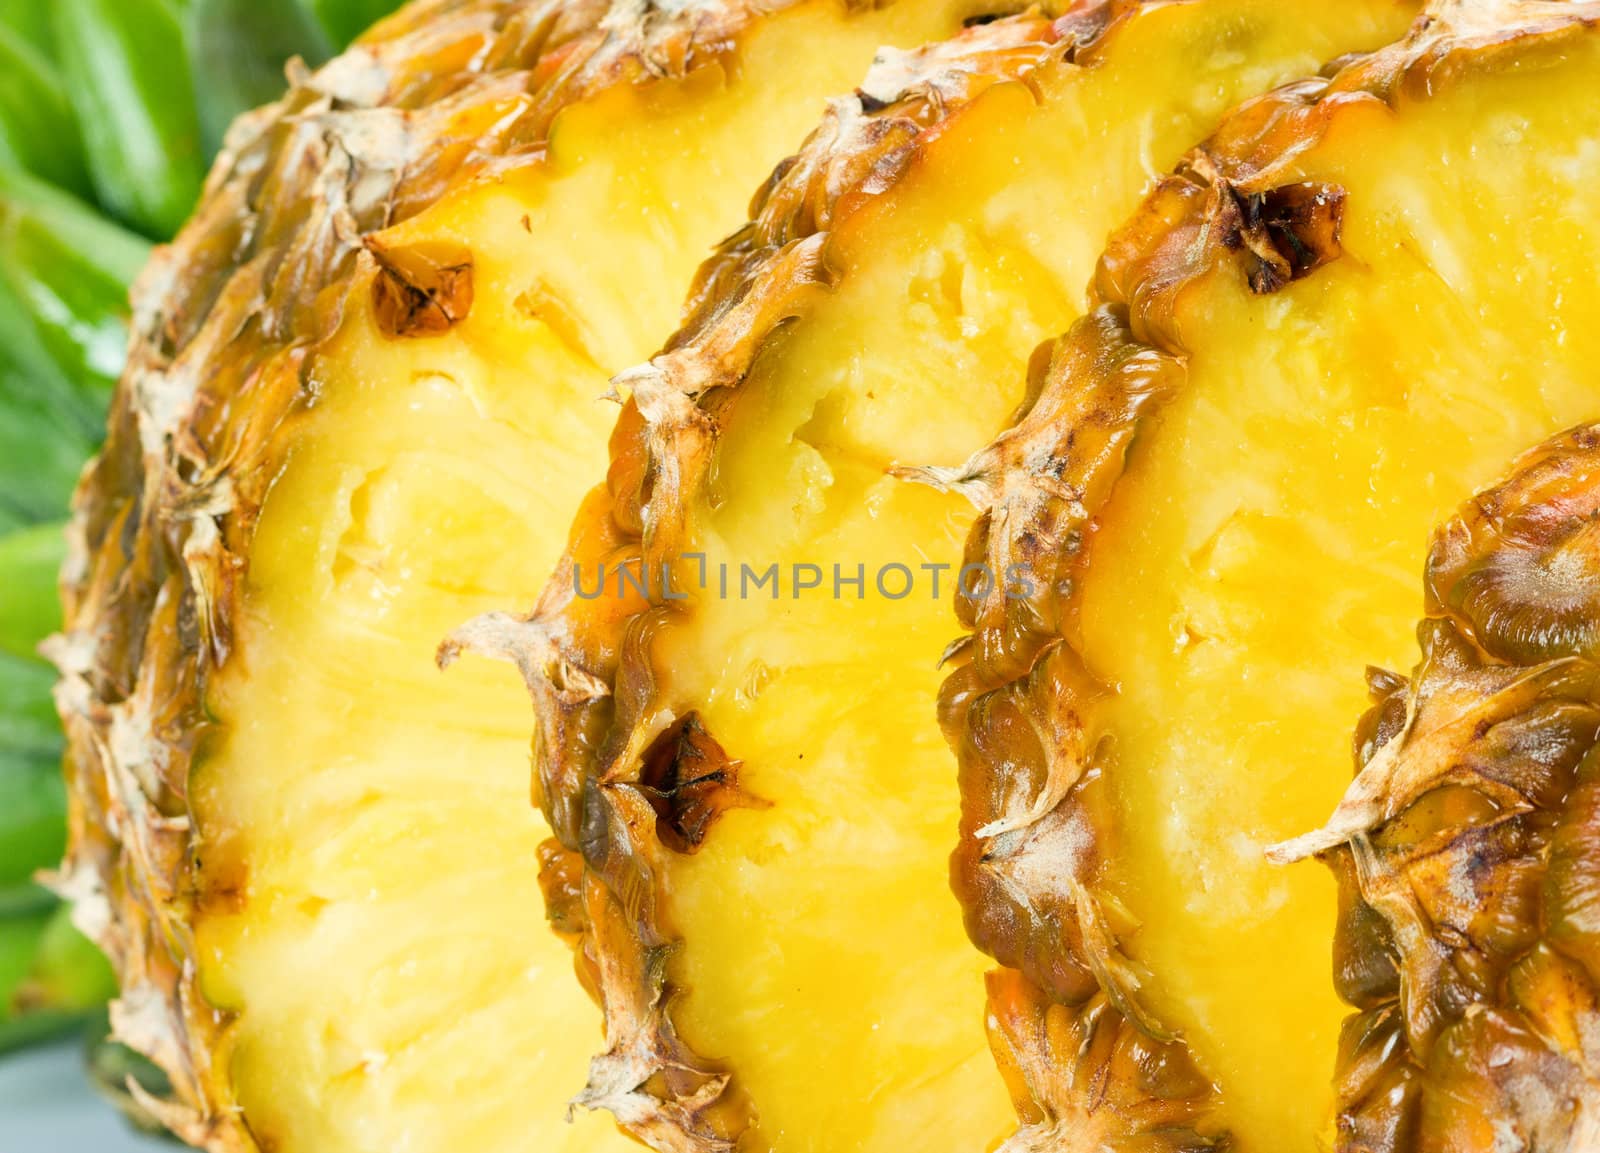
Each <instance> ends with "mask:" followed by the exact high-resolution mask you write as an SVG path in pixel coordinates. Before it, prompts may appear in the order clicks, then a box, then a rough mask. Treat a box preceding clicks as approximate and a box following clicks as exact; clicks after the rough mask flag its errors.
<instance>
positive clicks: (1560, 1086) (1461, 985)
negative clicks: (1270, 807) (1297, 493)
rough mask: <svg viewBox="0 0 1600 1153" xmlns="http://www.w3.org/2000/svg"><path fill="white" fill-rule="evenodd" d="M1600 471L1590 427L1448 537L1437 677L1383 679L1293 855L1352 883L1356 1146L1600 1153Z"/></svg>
mask: <svg viewBox="0 0 1600 1153" xmlns="http://www.w3.org/2000/svg"><path fill="white" fill-rule="evenodd" d="M1597 476H1600V428H1596V426H1594V425H1592V424H1591V425H1585V426H1583V427H1580V428H1578V429H1575V430H1573V431H1572V432H1570V433H1567V434H1565V435H1563V436H1560V437H1557V438H1555V439H1553V440H1551V441H1549V442H1548V443H1546V444H1544V445H1542V446H1540V447H1539V448H1538V449H1536V450H1534V451H1533V452H1530V453H1529V454H1528V455H1527V456H1526V457H1524V458H1523V459H1521V460H1519V461H1518V462H1517V464H1516V467H1515V468H1514V469H1513V470H1512V474H1511V476H1510V477H1509V478H1508V479H1506V480H1505V481H1504V482H1502V483H1500V484H1498V485H1496V486H1495V487H1493V488H1491V489H1489V490H1487V491H1486V492H1482V493H1478V494H1477V495H1475V496H1474V497H1473V498H1472V499H1471V500H1470V501H1469V502H1468V503H1467V504H1466V505H1465V506H1464V507H1463V508H1462V510H1461V511H1460V513H1459V514H1458V515H1457V516H1455V517H1454V518H1452V519H1451V520H1450V521H1449V522H1447V523H1446V524H1445V525H1444V526H1443V527H1442V528H1441V529H1440V530H1439V532H1438V534H1437V535H1436V537H1435V539H1434V542H1433V547H1432V549H1431V550H1430V552H1429V554H1428V564H1427V580H1426V586H1425V587H1426V608H1427V616H1426V617H1425V618H1424V620H1423V622H1422V624H1421V625H1420V627H1419V629H1418V633H1417V636H1418V640H1419V641H1420V644H1421V649H1422V660H1421V662H1420V663H1419V664H1418V665H1417V668H1416V671H1415V673H1413V674H1412V676H1411V678H1410V679H1409V680H1407V679H1406V678H1404V677H1400V676H1396V675H1395V674H1393V673H1390V672H1384V671H1381V670H1372V671H1370V672H1369V673H1368V678H1367V680H1368V687H1369V689H1370V691H1371V694H1372V699H1373V707H1372V708H1371V709H1370V710H1368V712H1367V713H1366V715H1365V716H1364V717H1362V719H1361V723H1360V725H1359V727H1358V729H1357V733H1356V755H1357V758H1358V762H1359V765H1360V773H1359V774H1358V776H1357V778H1356V781H1355V783H1354V784H1352V785H1351V787H1350V789H1349V790H1348V791H1347V792H1346V794H1345V796H1344V798H1343V799H1342V800H1341V801H1340V804H1339V807H1338V809H1337V810H1336V811H1335V813H1334V816H1333V819H1332V820H1331V821H1329V823H1328V824H1327V825H1326V826H1325V827H1324V828H1323V829H1321V830H1319V831H1317V832H1314V833H1309V834H1306V835H1304V836H1303V837H1300V838H1297V839H1296V840H1294V841H1292V842H1290V843H1288V844H1286V845H1283V846H1279V847H1277V848H1276V849H1275V850H1274V853H1273V855H1274V856H1275V857H1277V858H1278V859H1280V860H1284V861H1291V860H1297V859H1299V858H1300V857H1302V856H1303V855H1304V854H1306V853H1308V852H1311V851H1313V850H1316V849H1324V850H1328V859H1329V861H1330V863H1331V864H1332V865H1333V868H1334V871H1335V873H1336V874H1337V876H1338V877H1339V880H1340V885H1339V922H1338V935H1337V938H1336V965H1335V970H1334V971H1335V975H1336V978H1337V982H1338V990H1339V995H1340V996H1341V997H1343V998H1344V999H1345V1000H1346V1001H1347V1002H1349V1003H1350V1004H1352V1005H1354V1006H1356V1007H1357V1008H1359V1009H1360V1010H1361V1012H1360V1013H1359V1014H1357V1015H1355V1016H1353V1017H1351V1018H1350V1019H1349V1020H1348V1021H1347V1022H1346V1023H1345V1028H1344V1034H1343V1036H1342V1037H1341V1039H1340V1045H1339V1077H1338V1080H1337V1082H1336V1090H1337V1093H1338V1107H1339V1134H1340V1141H1341V1143H1342V1144H1343V1145H1345V1146H1346V1147H1348V1148H1354V1149H1407V1150H1410V1149H1430V1150H1431V1149H1493V1148H1517V1149H1552V1150H1554V1149H1572V1150H1579V1149H1592V1148H1594V1147H1595V1145H1596V1143H1597V1142H1600V1078H1597V1075H1596V1074H1597V1069H1596V1043H1595V1037H1594V1022H1595V1020H1596V1019H1597V1014H1600V995H1597V980H1600V953H1597V951H1596V935H1597V932H1600V922H1597V921H1596V919H1595V900H1596V884H1595V883H1596V878H1597V876H1600V845H1597V843H1596V838H1597V837H1600V750H1597V749H1596V738H1597V734H1600V675H1597V674H1600V667H1597V666H1596V664H1595V657H1596V655H1597V653H1600V648H1597V644H1596V641H1597V637H1596V632H1595V621H1596V610H1597V608H1600V606H1597V605H1596V597H1597V595H1600V567H1597V564H1596V560H1597V558H1596V555H1595V547H1594V534H1595V526H1596V522H1597V519H1600V486H1597V484H1596V478H1597ZM1335 845H1337V846H1340V847H1339V848H1337V849H1334V848H1333V846H1335Z"/></svg>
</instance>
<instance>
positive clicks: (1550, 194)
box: [1081, 37, 1600, 1153]
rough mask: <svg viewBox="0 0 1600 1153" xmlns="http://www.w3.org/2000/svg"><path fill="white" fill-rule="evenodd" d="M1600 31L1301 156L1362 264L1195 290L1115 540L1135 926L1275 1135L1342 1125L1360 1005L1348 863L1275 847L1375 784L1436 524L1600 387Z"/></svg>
mask: <svg viewBox="0 0 1600 1153" xmlns="http://www.w3.org/2000/svg"><path fill="white" fill-rule="evenodd" d="M1593 40H1594V38H1593V37H1589V38H1587V39H1586V40H1580V41H1576V42H1572V41H1569V42H1568V43H1567V44H1566V46H1564V47H1560V48H1547V49H1543V50H1541V53H1540V54H1539V55H1537V56H1534V57H1532V58H1530V59H1528V60H1527V61H1525V62H1524V63H1523V64H1522V66H1521V68H1520V69H1519V70H1518V71H1517V72H1516V73H1514V74H1507V75H1494V76H1488V77H1483V76H1473V75H1470V74H1469V77H1468V78H1467V79H1466V80H1461V81H1452V82H1450V83H1449V84H1447V85H1446V87H1445V90H1444V91H1443V92H1442V93H1440V94H1438V95H1436V96H1435V97H1433V98H1432V99H1431V100H1429V101H1427V102H1423V103H1412V102H1410V101H1408V100H1406V99H1405V98H1402V99H1401V101H1400V104H1399V108H1398V115H1395V114H1393V113H1391V112H1390V111H1389V110H1387V109H1385V108H1383V107H1381V106H1379V105H1377V104H1375V103H1374V104H1372V105H1369V106H1365V107H1360V108H1354V109H1349V110H1347V111H1346V112H1345V113H1344V114H1343V115H1342V116H1341V117H1339V118H1338V119H1337V120H1336V121H1335V125H1334V129H1333V131H1332V132H1331V133H1330V135H1329V136H1328V137H1327V138H1326V139H1325V140H1324V141H1323V142H1322V143H1320V144H1319V145H1318V146H1317V147H1316V148H1314V149H1313V150H1311V151H1310V152H1308V153H1307V154H1306V155H1305V156H1304V157H1303V158H1301V160H1300V161H1299V162H1298V169H1299V170H1300V175H1301V176H1303V178H1305V179H1315V180H1318V181H1327V182H1331V183H1334V184H1337V185H1340V186H1342V187H1343V188H1344V189H1345V190H1346V192H1347V200H1346V206H1345V213H1344V224H1343V244H1344V255H1343V257H1342V258H1340V259H1339V260H1337V261H1335V262H1334V263H1333V264H1330V265H1328V266H1327V267H1326V268H1323V269H1321V270H1319V271H1317V272H1315V273H1313V274H1312V275H1311V276H1310V277H1309V278H1307V279H1306V280H1304V281H1300V282H1297V283H1295V284H1293V285H1291V286H1289V287H1288V288H1286V289H1284V290H1283V291H1281V292H1279V293H1277V294H1274V295H1268V296H1251V295H1250V294H1249V292H1248V290H1247V289H1246V287H1245V285H1244V284H1243V282H1242V279H1241V278H1239V277H1238V275H1237V273H1236V271H1235V270H1233V269H1231V268H1224V269H1221V270H1220V271H1218V272H1216V273H1213V274H1212V275H1211V276H1210V277H1209V278H1208V279H1207V280H1205V281H1203V282H1202V283H1201V284H1200V285H1199V286H1198V287H1197V288H1196V289H1194V290H1192V291H1191V292H1190V293H1189V294H1188V295H1187V296H1186V297H1184V298H1182V299H1181V301H1180V304H1179V312H1178V316H1177V323H1178V326H1179V331H1180V333H1181V336H1182V341H1183V344H1184V346H1185V348H1186V349H1187V351H1188V353H1189V359H1188V381H1187V384H1186V385H1185V386H1184V387H1183V389H1181V390H1180V391H1179V393H1178V394H1177V396H1176V397H1175V398H1174V399H1173V400H1172V401H1171V402H1170V403H1169V404H1168V406H1167V407H1166V408H1165V409H1164V410H1163V412H1162V414H1161V415H1160V416H1159V417H1157V418H1156V421H1155V423H1154V425H1153V426H1150V427H1148V428H1147V430H1146V432H1145V433H1144V434H1143V436H1142V439H1141V441H1140V442H1138V443H1137V444H1136V445H1135V447H1134V450H1133V453H1132V455H1131V457H1130V462H1129V469H1128V472H1127V474H1126V475H1125V476H1124V478H1123V480H1122V481H1121V482H1120V484H1119V487H1118V489H1117V492H1116V495H1115V497H1114V498H1113V500H1112V502H1111V505H1110V512H1109V515H1108V516H1107V517H1106V518H1104V521H1103V523H1102V525H1101V526H1100V530H1099V533H1098V537H1097V539H1096V540H1095V541H1094V543H1093V545H1092V549H1093V551H1092V552H1091V554H1090V555H1091V564H1090V566H1089V569H1088V572H1089V576H1088V578H1087V580H1086V584H1085V586H1084V588H1083V610H1082V622H1081V630H1082V651H1083V653H1084V654H1085V657H1086V659H1087V660H1088V662H1089V664H1090V665H1091V667H1092V668H1093V670H1094V671H1095V673H1096V674H1097V675H1099V676H1100V677H1101V678H1103V679H1104V680H1105V681H1106V682H1107V683H1109V684H1112V685H1114V686H1116V687H1117V689H1118V693H1117V695H1116V697H1115V698H1114V700H1113V702H1112V703H1111V704H1109V705H1108V706H1107V709H1108V711H1107V712H1106V713H1105V714H1104V716H1103V725H1104V728H1105V730H1106V731H1107V732H1109V733H1111V734H1112V736H1113V740H1114V742H1115V753H1114V756H1115V771H1114V772H1113V773H1112V774H1111V776H1110V779H1111V780H1112V781H1113V782H1114V787H1115V788H1116V789H1117V790H1118V794H1119V798H1118V799H1119V805H1120V808H1121V810H1122V812H1123V814H1124V825H1125V828H1126V829H1127V841H1126V846H1125V849H1124V851H1123V857H1122V859H1121V860H1119V861H1117V862H1115V863H1114V864H1115V868H1114V869H1113V872H1114V873H1115V874H1117V875H1120V876H1121V877H1122V878H1123V881H1124V884H1125V891H1124V892H1123V893H1122V894H1121V896H1122V897H1123V899H1124V900H1125V902H1126V904H1127V905H1128V907H1129V909H1130V911H1131V912H1132V913H1133V915H1134V916H1135V917H1136V918H1137V919H1138V921H1140V922H1141V924H1142V927H1141V928H1140V930H1139V931H1138V933H1137V934H1136V935H1135V936H1134V937H1133V938H1132V939H1131V942H1130V950H1131V952H1133V954H1134V955H1135V956H1136V957H1137V958H1138V959H1139V960H1141V961H1143V962H1144V963H1145V964H1146V965H1147V966H1148V967H1149V968H1150V969H1151V970H1152V971H1153V972H1154V973H1155V975H1156V980H1155V982H1154V985H1155V987H1156V988H1158V989H1159V990H1160V998H1159V1004H1158V1008H1159V1010H1160V1011H1161V1013H1162V1015H1163V1016H1164V1018H1165V1019H1166V1020H1168V1021H1171V1022H1173V1023H1174V1024H1175V1025H1177V1026H1179V1027H1181V1028H1182V1029H1183V1031H1184V1033H1185V1035H1186V1037H1187V1039H1188V1041H1189V1043H1190V1045H1191V1046H1193V1047H1194V1049H1195V1050H1196V1051H1197V1055H1198V1057H1199V1058H1200V1060H1201V1063H1202V1065H1203V1066H1204V1067H1205V1068H1206V1069H1207V1070H1208V1072H1209V1073H1210V1074H1211V1075H1212V1076H1214V1077H1215V1078H1217V1080H1218V1081H1219V1082H1220V1085H1221V1089H1222V1097H1223V1100H1224V1102H1225V1108H1226V1116H1225V1118H1223V1120H1224V1121H1225V1123H1226V1125H1227V1127H1228V1128H1230V1129H1231V1130H1232V1132H1233V1133H1234V1134H1235V1136H1236V1138H1237V1139H1238V1143H1239V1147H1240V1148H1241V1149H1242V1150H1245V1151H1247V1153H1249V1151H1276V1150H1308V1151H1309V1150H1313V1149H1317V1148H1321V1147H1322V1145H1321V1144H1320V1143H1319V1142H1320V1141H1322V1140H1325V1135H1326V1133H1327V1131H1328V1124H1329V1121H1330V1115H1331V1107H1332V1105H1331V1092H1330V1088H1329V1083H1328V1081H1329V1075H1330V1070H1331V1069H1332V1067H1333V1054H1334V1052H1335V1047H1336V1043H1337V1036H1338V1029H1339V1024H1340V1021H1341V1019H1342V1017H1343V1016H1344V1015H1345V1014H1346V1013H1347V1012H1348V1009H1346V1008H1345V1007H1344V1006H1342V1005H1341V1004H1340V1003H1339V1002H1338V1001H1337V999H1336V997H1335V995H1334V991H1333V986H1332V984H1331V982H1330V980H1329V953H1328V949H1329V946H1328V941H1329V932H1330V927H1331V926H1332V925H1333V923H1334V916H1335V913H1334V902H1335V894H1334V884H1333V882H1332V880H1331V879H1330V878H1329V877H1328V876H1327V875H1326V873H1325V871H1324V870H1322V869H1321V868H1319V867H1318V866H1316V865H1315V864H1314V863H1307V864H1302V865H1297V866H1294V867H1292V868H1290V869H1286V870H1285V869H1277V868H1274V867H1272V866H1270V865H1268V864H1267V862H1266V861H1265V859H1264V858H1263V855H1262V854H1263V850H1264V849H1265V847H1266V846H1267V845H1268V844H1270V843H1273V842H1275V841H1277V840H1280V839H1282V838H1285V837H1288V836H1292V835H1294V834H1296V833H1299V832H1302V831H1304V830H1305V829H1307V828H1311V827H1315V826H1316V825H1318V824H1320V823H1321V822H1322V820H1323V819H1324V818H1325V817H1326V815H1327V813H1328V812H1329V811H1330V810H1331V808H1332V806H1333V805H1334V803H1335V802H1336V801H1337V800H1338V798H1339V796H1340V795H1341V794H1342V793H1343V791H1344V789H1345V787H1346V785H1347V784H1348V782H1349V779H1350V771H1351V770H1350V754H1349V747H1350V743H1349V728H1350V723H1351V718H1352V717H1354V716H1357V715H1359V714H1360V713H1361V712H1362V710H1363V708H1364V705H1365V689H1364V684H1363V681H1362V677H1361V670H1362V668H1363V667H1364V666H1365V665H1368V664H1376V665H1381V666H1383V667H1387V668H1393V669H1408V668H1410V667H1411V666H1412V665H1413V664H1414V663H1415V661H1416V659H1417V649H1416V646H1415V643H1414V642H1413V641H1412V640H1410V639H1409V638H1410V637H1411V635H1412V632H1413V628H1412V626H1413V622H1414V621H1415V620H1416V618H1417V617H1418V616H1419V615H1420V613H1421V609H1422V603H1421V598H1420V596H1419V593H1418V582H1417V574H1418V572H1419V571H1420V567H1421V559H1422V557H1423V555H1424V552H1425V550H1426V547H1427V542H1428V539H1429V535H1430V533H1431V531H1432V529H1433V526H1434V525H1435V524H1437V523H1438V522H1440V521H1441V520H1443V519H1444V517H1445V516H1446V515H1447V514H1449V513H1450V512H1451V511H1452V510H1453V509H1454V508H1455V506H1456V505H1457V504H1458V503H1459V501H1460V500H1461V498H1462V494H1464V493H1468V492H1472V491H1476V490H1477V489H1479V488H1481V487H1483V486H1484V485H1485V484H1486V483H1487V482H1488V481H1490V480H1492V479H1493V478H1494V477H1495V476H1496V475H1497V474H1499V473H1500V471H1501V470H1503V469H1504V467H1505V464H1506V461H1507V460H1509V459H1510V458H1511V457H1512V456H1514V455H1515V454H1516V453H1517V452H1518V451H1520V450H1521V449H1523V448H1526V447H1527V446H1528V445H1530V444H1533V443H1535V442H1537V441H1539V440H1540V439H1542V438H1543V437H1545V436H1548V435H1549V434H1551V433H1553V432H1555V431H1557V430H1559V429H1561V428H1564V427H1567V426H1569V425H1571V424H1573V423H1575V422H1578V421H1580V420H1584V419H1588V418H1592V417H1593V416H1594V415H1595V413H1596V412H1597V411H1600V374H1597V372H1596V368H1595V366H1596V364H1597V363H1600V360H1597V357H1600V295H1597V294H1596V293H1595V291H1594V288H1593V281H1592V274H1591V271H1590V270H1591V269H1592V268H1593V266H1594V263H1595V261H1596V260H1597V259H1600V230H1597V229H1596V228H1594V226H1593V225H1592V223H1591V222H1592V221H1593V220H1594V219H1596V212H1597V210H1600V200H1597V197H1596V193H1595V191H1594V189H1595V188H1596V177H1597V176H1600V151H1597V150H1596V148H1595V145H1594V141H1595V139H1596V138H1597V135H1600V109H1597V108H1596V107H1595V105H1594V103H1593V102H1592V101H1589V100H1587V99H1586V98H1585V97H1584V95H1583V94H1584V93H1586V92H1589V91H1590V90H1592V87H1593V84H1594V80H1595V77H1596V76H1597V75H1600V50H1597V49H1596V47H1595V45H1594V42H1593ZM1294 178H1296V177H1295V176H1293V175H1291V176H1288V177H1286V179H1294ZM1528 254H1537V259H1534V258H1532V257H1530V256H1529V255H1528Z"/></svg>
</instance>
